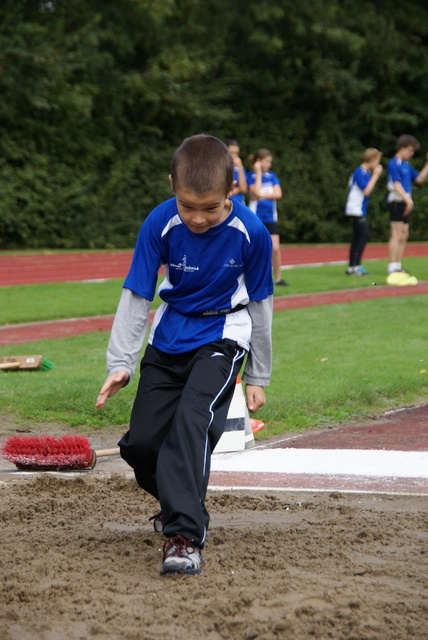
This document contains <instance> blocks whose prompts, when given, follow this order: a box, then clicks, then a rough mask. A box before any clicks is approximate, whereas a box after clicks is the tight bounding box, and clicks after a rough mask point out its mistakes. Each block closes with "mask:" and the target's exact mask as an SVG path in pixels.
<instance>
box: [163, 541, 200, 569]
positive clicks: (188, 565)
mask: <svg viewBox="0 0 428 640" xmlns="http://www.w3.org/2000/svg"><path fill="white" fill-rule="evenodd" d="M204 564H205V563H204V561H203V560H202V554H201V549H200V548H199V547H198V546H197V545H195V543H194V542H192V541H191V540H187V539H186V538H183V536H175V537H174V538H169V539H168V540H167V541H166V542H165V544H164V546H163V559H162V569H161V571H160V575H161V576H166V575H174V574H176V575H177V574H178V575H195V574H198V573H201V568H202V567H203V566H204Z"/></svg>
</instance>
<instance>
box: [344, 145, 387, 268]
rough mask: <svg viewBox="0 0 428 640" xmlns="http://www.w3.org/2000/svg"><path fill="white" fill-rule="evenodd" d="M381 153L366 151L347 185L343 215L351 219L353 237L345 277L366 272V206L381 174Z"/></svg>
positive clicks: (367, 234) (367, 226) (367, 236)
mask: <svg viewBox="0 0 428 640" xmlns="http://www.w3.org/2000/svg"><path fill="white" fill-rule="evenodd" d="M381 158H382V153H381V152H380V151H378V149H374V148H370V149H366V150H365V151H364V154H363V162H362V164H360V166H359V167H357V168H356V169H355V171H354V172H353V173H352V174H351V177H350V178H349V183H348V197H347V200H346V205H345V215H347V216H348V217H350V218H351V219H352V229H353V237H352V242H351V247H350V250H349V267H348V269H347V270H346V273H347V275H349V276H350V275H355V276H364V275H366V274H367V271H366V270H365V269H364V267H363V266H362V265H361V260H362V257H363V252H364V249H365V247H366V244H367V242H368V241H369V240H370V230H369V225H368V222H367V205H368V202H369V198H370V194H371V192H372V191H373V189H374V186H375V184H376V182H377V181H378V179H379V176H380V174H381V173H382V165H381V164H380V159H381Z"/></svg>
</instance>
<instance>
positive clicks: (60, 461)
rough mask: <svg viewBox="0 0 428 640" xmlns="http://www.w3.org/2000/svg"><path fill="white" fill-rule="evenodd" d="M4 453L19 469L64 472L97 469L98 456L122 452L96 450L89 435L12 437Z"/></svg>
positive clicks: (3, 446)
mask: <svg viewBox="0 0 428 640" xmlns="http://www.w3.org/2000/svg"><path fill="white" fill-rule="evenodd" d="M1 453H2V456H3V458H5V460H8V461H9V462H13V464H15V465H16V466H17V468H18V469H28V470H32V471H53V470H55V471H61V470H65V469H93V468H94V467H95V464H96V462H97V458H98V457H102V456H113V455H117V454H118V453H119V449H101V450H100V451H94V450H93V449H92V448H91V445H90V443H89V440H88V439H87V438H86V436H61V437H60V438H53V437H52V436H43V437H38V436H10V438H7V439H6V440H5V441H4V443H3V444H2V445H1Z"/></svg>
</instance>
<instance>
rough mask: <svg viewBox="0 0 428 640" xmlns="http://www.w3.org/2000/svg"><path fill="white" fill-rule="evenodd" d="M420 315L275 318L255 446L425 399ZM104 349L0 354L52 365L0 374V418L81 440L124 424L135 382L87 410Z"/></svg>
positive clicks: (317, 311) (382, 302)
mask: <svg viewBox="0 0 428 640" xmlns="http://www.w3.org/2000/svg"><path fill="white" fill-rule="evenodd" d="M75 315H77V314H75ZM426 315H427V299H426V297H425V296H411V297H406V298H388V299H379V300H372V301H365V302H354V303H351V304H346V305H345V304H338V305H329V306H324V307H314V308H309V309H297V310H294V311H282V312H276V313H275V314H274V327H273V339H274V366H273V376H272V384H271V386H270V387H268V388H267V389H266V395H267V405H266V406H265V407H264V408H263V409H262V410H261V411H260V412H258V414H257V417H258V418H260V419H261V420H263V421H264V422H265V423H266V425H267V427H266V428H265V429H264V430H263V431H262V432H260V434H259V435H258V437H267V436H269V435H272V434H280V433H283V432H284V431H294V430H299V429H304V428H306V427H309V426H316V425H322V424H326V423H334V422H338V421H341V420H347V419H349V418H351V417H356V416H362V415H367V414H370V415H373V414H377V413H380V412H382V411H384V410H386V409H388V408H392V407H398V406H401V405H403V404H410V403H416V402H420V401H422V400H426V394H427V391H428V373H421V371H423V370H424V369H426V370H427V371H428V347H427V341H426ZM107 341H108V334H107V333H104V332H97V333H91V334H84V335H80V336H75V337H71V338H65V339H60V340H52V341H42V342H37V343H32V344H27V345H19V346H15V347H0V356H3V355H12V354H13V352H18V351H19V353H21V354H27V353H28V354H30V353H41V354H42V355H43V356H44V357H46V358H48V359H49V360H52V361H53V362H54V363H55V365H56V366H55V368H54V369H53V370H52V371H47V372H38V371H37V372H29V371H20V372H9V373H4V372H0V389H1V395H0V414H1V413H2V412H4V413H6V412H8V413H11V414H13V415H14V416H16V417H17V418H18V419H21V420H24V421H27V420H31V421H34V422H35V423H37V422H44V421H46V422H49V421H52V422H63V423H65V424H68V425H72V426H78V427H79V430H83V431H84V430H90V429H93V428H102V427H104V426H107V425H123V424H126V423H127V422H128V419H129V413H130V409H131V406H132V401H133V397H134V395H135V391H136V384H137V378H138V376H136V377H135V378H134V379H133V380H132V382H131V384H130V385H128V387H126V388H125V389H123V390H122V391H120V392H119V393H118V394H117V395H116V396H114V397H113V398H111V399H110V400H109V401H108V403H107V404H106V406H105V408H104V409H103V410H101V411H99V410H97V409H95V408H94V402H95V399H96V396H97V393H98V390H99V388H100V386H101V384H102V383H103V381H104V378H105V351H106V347H107Z"/></svg>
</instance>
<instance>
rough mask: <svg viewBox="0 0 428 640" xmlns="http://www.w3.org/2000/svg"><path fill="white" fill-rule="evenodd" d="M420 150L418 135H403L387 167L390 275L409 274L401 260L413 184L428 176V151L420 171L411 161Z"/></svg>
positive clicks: (407, 228) (410, 207) (411, 204)
mask: <svg viewBox="0 0 428 640" xmlns="http://www.w3.org/2000/svg"><path fill="white" fill-rule="evenodd" d="M419 149H420V143H419V141H418V140H416V138H414V137H413V136H410V135H402V136H400V137H399V138H398V140H397V143H396V153H395V155H394V157H393V158H391V160H390V161H389V162H388V166H387V187H388V196H387V206H388V210H389V216H390V238H389V243H388V252H389V263H388V274H391V273H395V272H398V273H407V272H406V271H405V269H403V268H402V266H401V260H402V258H403V255H404V251H405V248H406V244H407V240H408V237H409V224H410V213H411V211H412V209H413V200H412V184H413V183H415V184H422V183H423V182H424V181H425V180H426V178H427V176H428V153H427V154H426V162H425V165H424V167H423V168H422V169H421V171H420V172H418V171H416V169H414V168H413V167H412V166H411V165H410V164H409V160H411V158H413V156H414V154H415V152H416V151H418V150H419Z"/></svg>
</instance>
